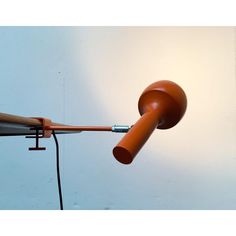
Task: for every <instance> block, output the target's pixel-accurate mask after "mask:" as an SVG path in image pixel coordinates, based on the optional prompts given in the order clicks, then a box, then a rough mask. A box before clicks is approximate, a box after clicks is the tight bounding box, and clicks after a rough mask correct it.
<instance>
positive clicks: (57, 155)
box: [52, 130, 63, 210]
mask: <svg viewBox="0 0 236 236" xmlns="http://www.w3.org/2000/svg"><path fill="white" fill-rule="evenodd" d="M52 135H53V138H54V141H55V144H56V163H57V184H58V193H59V199H60V210H63V199H62V191H61V178H60V162H59V144H58V141H57V136H56V134H55V131H54V130H53V131H52Z"/></svg>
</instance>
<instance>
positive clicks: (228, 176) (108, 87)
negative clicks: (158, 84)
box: [0, 27, 236, 209]
mask: <svg viewBox="0 0 236 236" xmlns="http://www.w3.org/2000/svg"><path fill="white" fill-rule="evenodd" d="M0 78H1V79H0V82H1V83H0V85H1V86H0V94H1V95H0V96H1V100H0V111H1V112H5V113H11V114H18V115H24V116H45V117H49V118H51V119H53V120H54V121H56V122H64V123H68V124H78V125H112V124H119V123H121V124H132V123H134V122H135V121H136V120H137V119H138V118H139V114H138V110H137V101H138V98H139V96H140V94H141V92H142V91H143V89H144V88H145V87H146V86H148V85H149V84H150V83H152V82H154V81H157V80H162V79H168V80H172V81H174V82H176V83H178V84H179V85H181V86H182V87H183V89H184V90H185V92H186V94H187V97H188V108H187V112H186V114H185V117H184V118H183V119H182V121H181V122H180V123H179V124H178V125H177V126H176V127H174V128H172V129H169V130H157V131H156V132H155V133H153V135H152V136H151V138H150V139H149V140H148V142H147V143H146V145H145V146H144V148H143V149H142V150H141V152H140V153H139V154H138V156H137V157H136V158H135V160H134V162H133V163H132V164H131V165H128V166H125V165H122V164H120V163H118V162H117V161H116V160H115V159H114V158H113V156H112V148H113V147H114V145H116V143H117V142H118V141H119V140H120V138H121V136H122V134H114V133H81V134H77V135H70V136H60V138H59V140H60V144H61V169H62V170H61V171H62V188H63V196H64V205H65V208H66V209H236V190H235V180H236V171H235V169H236V125H235V120H236V29H235V28H233V27H202V28H201V27H198V28H191V27H182V28H181V27H180V28H178V27H146V28H145V27H136V28H135V27H103V28H102V27H77V28H76V27H74V28H69V27H56V28H51V27H41V28H37V27H28V28H27V27H25V28H24V27H1V28H0ZM42 143H43V145H46V146H47V147H48V150H47V151H46V152H33V153H32V152H28V151H27V148H28V146H31V145H32V144H33V141H32V140H26V139H25V138H23V137H4V138H1V139H0V145H1V150H0V189H1V190H0V191H1V192H0V209H58V193H57V184H56V169H55V147H54V143H53V140H43V142H42Z"/></svg>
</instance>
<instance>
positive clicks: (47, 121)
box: [26, 117, 52, 151]
mask: <svg viewBox="0 0 236 236" xmlns="http://www.w3.org/2000/svg"><path fill="white" fill-rule="evenodd" d="M32 118H33V119H37V120H39V121H40V122H41V123H42V134H40V133H39V130H41V128H38V127H33V128H31V130H35V135H29V136H26V138H35V146H34V147H29V151H42V150H46V147H39V139H40V138H50V137H51V135H52V130H47V129H46V127H48V126H50V125H51V124H52V121H51V120H50V119H47V118H42V117H32Z"/></svg>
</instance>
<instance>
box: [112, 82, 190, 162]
mask: <svg viewBox="0 0 236 236" xmlns="http://www.w3.org/2000/svg"><path fill="white" fill-rule="evenodd" d="M186 107H187V98H186V95H185V93H184V91H183V89H182V88H181V87H180V86H179V85H177V84H176V83H174V82H171V81H168V80H161V81H157V82H155V83H153V84H151V85H150V86H148V87H147V88H146V89H145V90H144V91H143V93H142V94H141V96H140V98H139V101H138V108H139V113H140V115H141V118H140V119H139V120H138V121H137V122H136V123H135V124H134V125H133V126H132V128H131V129H130V130H129V132H128V133H127V134H126V135H125V136H124V137H123V138H122V139H121V141H120V142H119V143H118V144H117V145H116V147H115V148H114V149H113V155H114V156H115V158H116V159H117V160H118V161H119V162H121V163H123V164H130V163H131V162H132V161H133V159H134V157H135V156H136V154H137V153H138V152H139V150H140V149H141V148H142V146H143V145H144V144H145V142H146V141H147V139H148V138H149V137H150V135H151V134H152V132H153V131H154V129H155V128H158V129H169V128H171V127H173V126H175V125H176V124H177V123H178V122H179V121H180V120H181V118H182V117H183V115H184V113H185V111H186Z"/></svg>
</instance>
